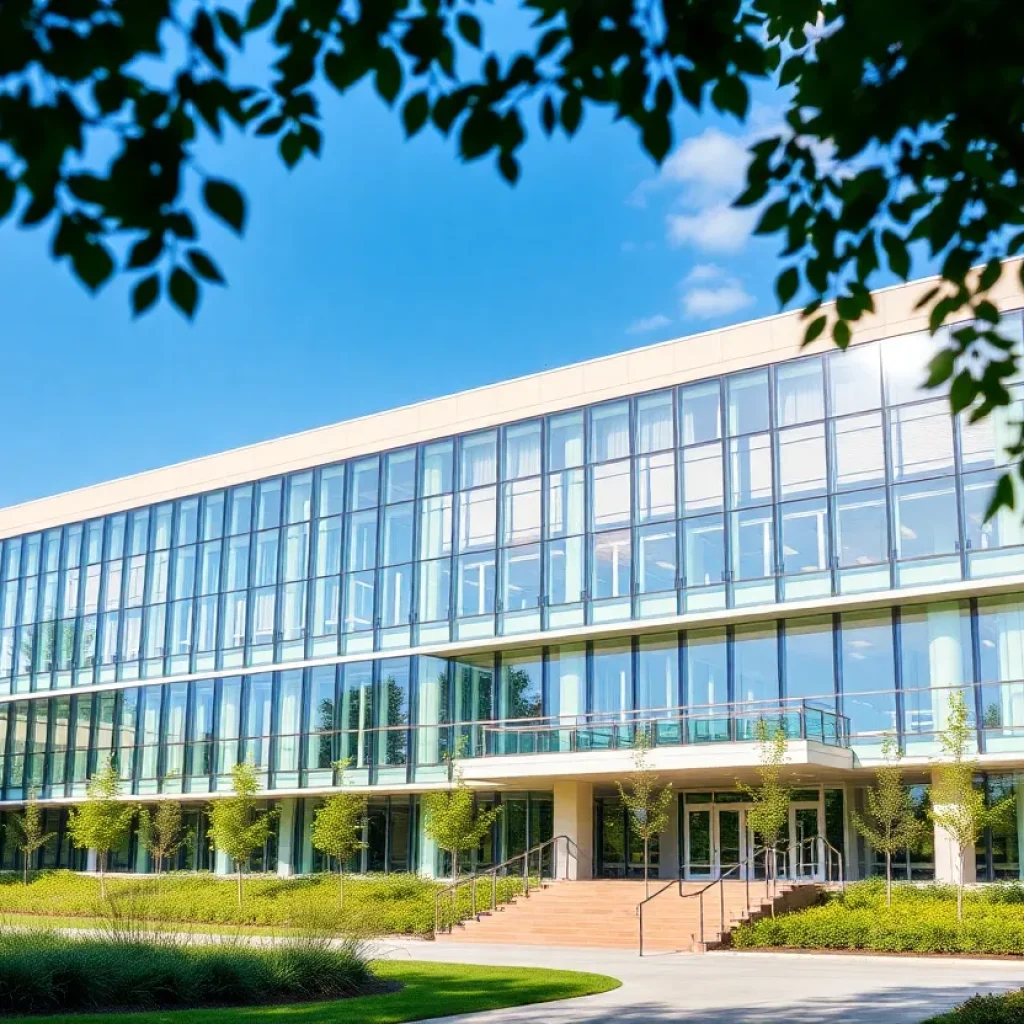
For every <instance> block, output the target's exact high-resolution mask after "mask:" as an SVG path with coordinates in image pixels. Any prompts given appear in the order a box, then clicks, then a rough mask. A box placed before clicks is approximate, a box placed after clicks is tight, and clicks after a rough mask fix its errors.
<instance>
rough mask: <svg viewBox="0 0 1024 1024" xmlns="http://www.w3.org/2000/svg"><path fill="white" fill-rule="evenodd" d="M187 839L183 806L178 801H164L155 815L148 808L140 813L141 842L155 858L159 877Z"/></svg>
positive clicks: (154, 862)
mask: <svg viewBox="0 0 1024 1024" xmlns="http://www.w3.org/2000/svg"><path fill="white" fill-rule="evenodd" d="M186 839H187V833H186V832H185V825H184V819H183V815H182V810H181V804H179V803H178V802H177V801H176V800H164V801H163V802H161V803H160V804H159V805H158V807H157V809H156V813H155V814H151V813H150V812H149V810H148V808H143V809H142V811H141V812H140V814H139V841H140V842H141V843H142V845H143V847H145V849H147V850H148V851H149V855H150V856H151V857H152V858H153V865H154V867H155V868H156V873H157V874H158V875H159V874H161V873H162V872H163V868H164V864H165V863H166V862H167V861H169V860H170V859H171V857H173V856H174V855H175V854H176V853H177V852H178V851H179V850H180V849H181V848H182V847H183V846H184V845H185V842H186Z"/></svg>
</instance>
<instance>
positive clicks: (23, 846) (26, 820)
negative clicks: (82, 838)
mask: <svg viewBox="0 0 1024 1024" xmlns="http://www.w3.org/2000/svg"><path fill="white" fill-rule="evenodd" d="M11 820H12V821H13V822H14V824H15V827H16V828H17V830H18V832H19V834H20V836H21V841H20V842H19V843H18V849H19V850H21V853H22V856H23V857H24V864H23V869H24V878H25V884H26V885H28V869H29V863H30V862H31V860H32V854H34V853H35V852H36V850H41V849H42V848H43V847H44V846H46V844H47V843H48V842H49V841H50V840H51V839H53V838H55V837H56V835H57V833H56V832H44V831H43V809H42V807H40V806H39V801H38V800H37V799H36V791H35V790H34V789H30V790H29V793H28V801H27V802H26V803H25V809H24V810H23V811H22V812H21V814H12V815H11Z"/></svg>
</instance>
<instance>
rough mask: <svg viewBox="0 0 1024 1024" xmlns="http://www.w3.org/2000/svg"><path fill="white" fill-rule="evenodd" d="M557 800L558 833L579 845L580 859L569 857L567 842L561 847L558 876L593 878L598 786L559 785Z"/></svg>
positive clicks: (558, 859) (556, 789)
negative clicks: (596, 792)
mask: <svg viewBox="0 0 1024 1024" xmlns="http://www.w3.org/2000/svg"><path fill="white" fill-rule="evenodd" d="M554 798H555V800H554V803H555V806H554V834H555V835H556V836H562V835H564V836H568V837H569V838H570V839H572V840H573V841H574V842H575V843H576V849H575V852H576V857H567V856H566V851H565V843H560V844H558V856H557V863H556V865H555V877H556V878H566V879H576V878H593V877H594V851H593V844H594V786H593V784H592V783H590V782H575V781H565V782H556V783H555V785H554Z"/></svg>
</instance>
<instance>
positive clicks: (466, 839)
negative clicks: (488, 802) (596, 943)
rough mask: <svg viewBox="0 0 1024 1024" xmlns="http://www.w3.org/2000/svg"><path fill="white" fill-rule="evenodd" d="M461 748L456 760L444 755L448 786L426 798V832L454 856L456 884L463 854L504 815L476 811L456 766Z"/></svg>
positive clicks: (473, 847) (495, 809) (470, 793)
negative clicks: (499, 816) (446, 763)
mask: <svg viewBox="0 0 1024 1024" xmlns="http://www.w3.org/2000/svg"><path fill="white" fill-rule="evenodd" d="M461 748H462V744H461V743H460V745H459V750H457V751H456V754H455V757H452V756H451V755H446V756H445V760H446V761H447V762H448V786H447V787H446V788H445V789H440V790H434V791H433V792H430V793H426V794H425V795H424V797H423V807H424V812H425V817H424V824H423V831H424V833H425V834H426V835H427V837H428V838H430V839H433V840H434V842H435V843H437V845H438V846H439V847H440V848H441V849H442V850H444V851H445V852H446V853H448V854H450V855H451V858H452V878H453V880H454V881H456V882H458V880H459V857H460V855H461V854H462V853H463V852H464V851H466V850H472V849H475V848H476V847H478V846H479V845H480V843H481V842H482V841H483V839H484V837H485V836H486V835H487V833H488V832H490V830H491V826H492V825H493V824H494V822H495V821H496V820H497V818H498V815H499V814H500V813H501V808H500V807H494V808H492V809H491V810H489V811H484V810H480V809H478V808H477V806H476V801H475V800H474V799H473V791H472V790H471V789H470V788H469V786H467V785H466V780H465V779H464V778H463V774H462V769H461V768H460V767H459V766H458V764H457V763H456V762H457V759H458V757H459V754H460V752H461Z"/></svg>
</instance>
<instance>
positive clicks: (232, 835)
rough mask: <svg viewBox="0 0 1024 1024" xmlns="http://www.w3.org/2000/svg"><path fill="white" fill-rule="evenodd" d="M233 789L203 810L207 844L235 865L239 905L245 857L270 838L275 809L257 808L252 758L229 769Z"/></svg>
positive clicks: (256, 783)
mask: <svg viewBox="0 0 1024 1024" xmlns="http://www.w3.org/2000/svg"><path fill="white" fill-rule="evenodd" d="M231 779H232V782H233V792H232V793H231V795H230V796H226V797H224V798H222V799H220V800H214V801H213V803H211V804H210V807H209V809H208V810H207V812H206V813H207V815H208V817H209V819H210V827H209V829H208V831H209V836H210V846H211V847H212V848H213V849H214V850H218V851H220V852H221V853H223V854H224V855H225V856H226V857H227V858H228V859H229V860H230V861H231V862H232V864H234V866H235V871H236V873H237V876H238V906H239V907H241V906H242V878H243V875H244V872H245V868H246V865H247V864H248V863H249V858H250V857H252V855H253V854H254V853H255V852H256V851H257V850H259V849H260V848H261V847H263V846H264V845H265V844H266V842H267V840H268V839H269V838H270V835H271V831H272V828H273V823H274V820H275V818H276V817H277V812H276V811H273V810H271V811H261V810H260V809H259V807H258V805H257V800H256V794H257V793H259V791H260V783H259V778H258V776H257V774H256V766H255V765H254V764H253V763H252V761H244V762H240V763H238V764H236V765H235V766H234V768H232V769H231Z"/></svg>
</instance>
